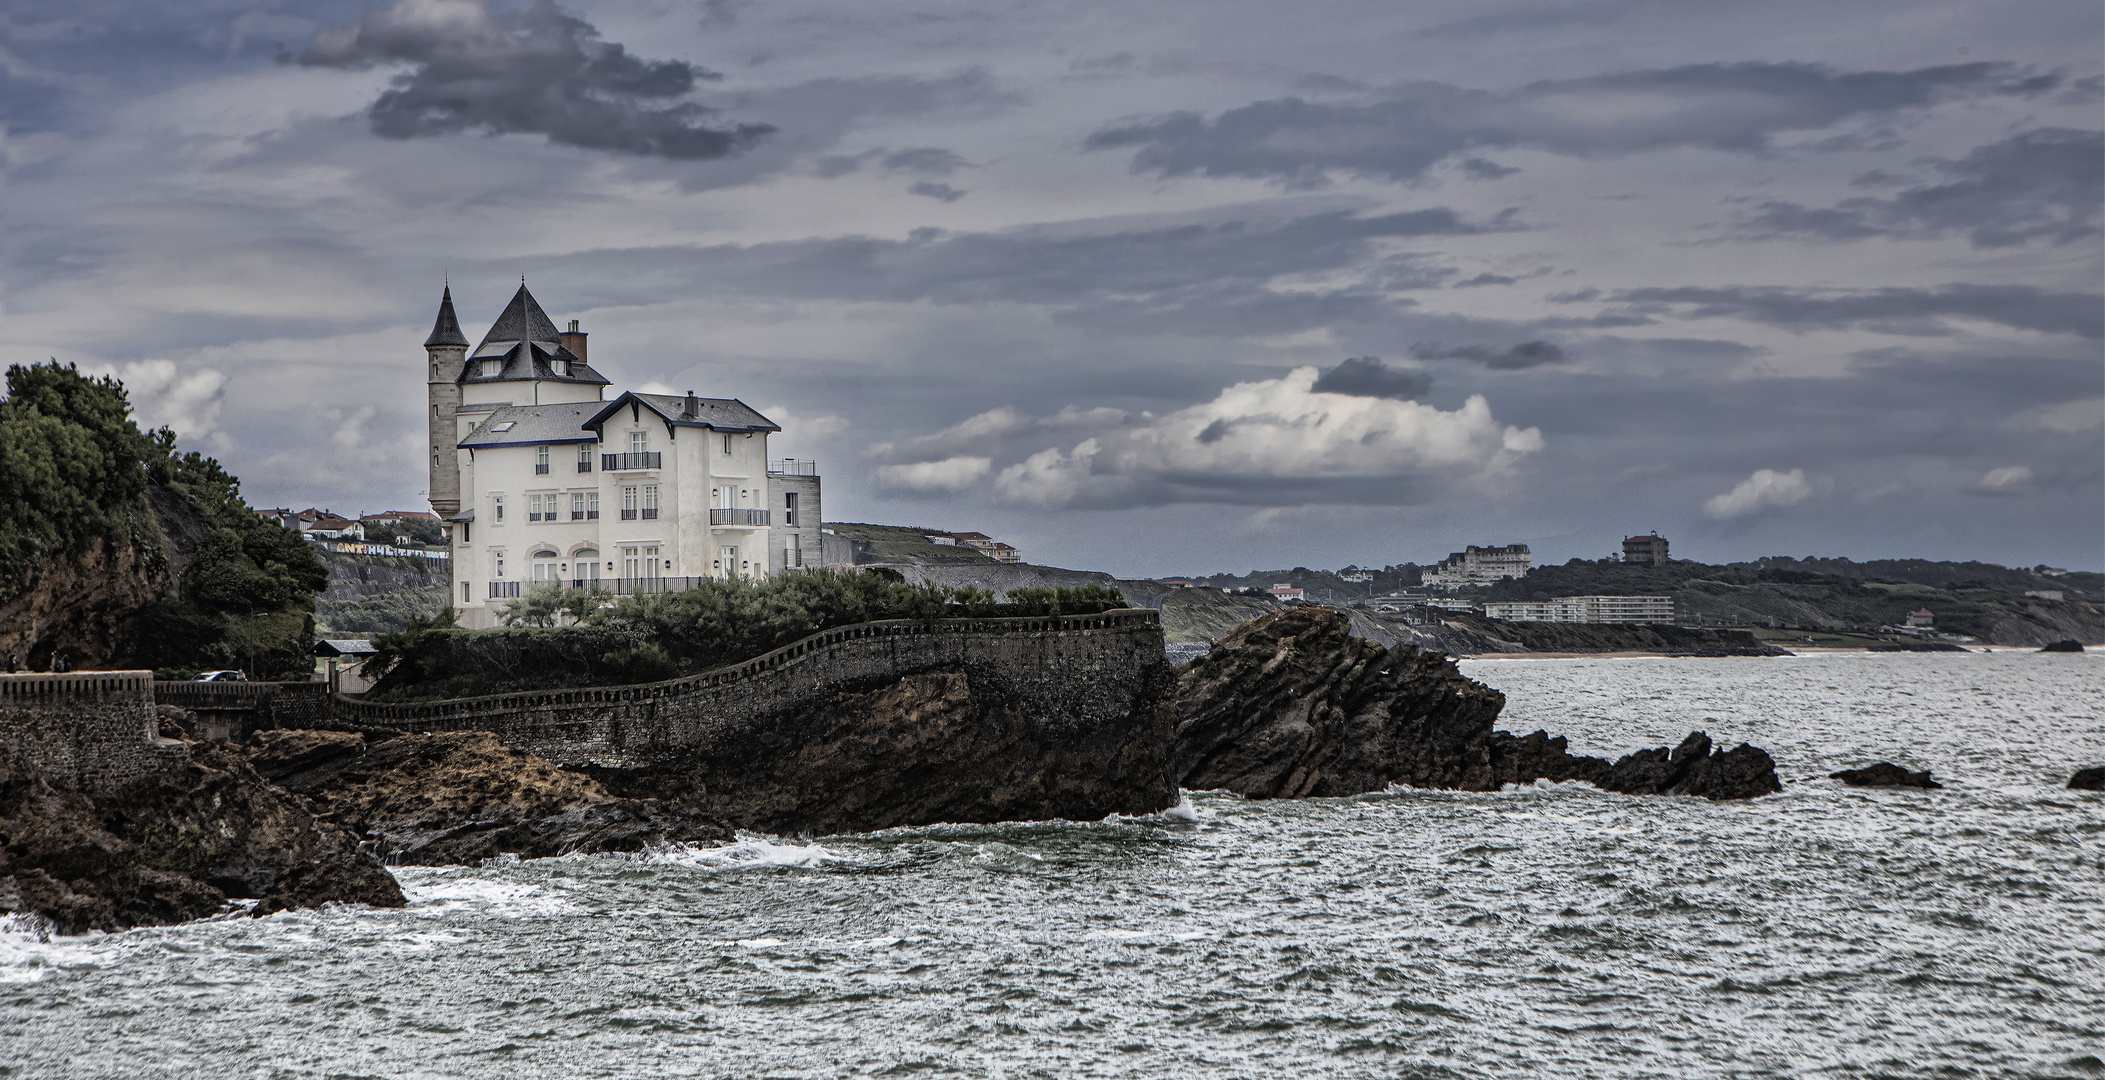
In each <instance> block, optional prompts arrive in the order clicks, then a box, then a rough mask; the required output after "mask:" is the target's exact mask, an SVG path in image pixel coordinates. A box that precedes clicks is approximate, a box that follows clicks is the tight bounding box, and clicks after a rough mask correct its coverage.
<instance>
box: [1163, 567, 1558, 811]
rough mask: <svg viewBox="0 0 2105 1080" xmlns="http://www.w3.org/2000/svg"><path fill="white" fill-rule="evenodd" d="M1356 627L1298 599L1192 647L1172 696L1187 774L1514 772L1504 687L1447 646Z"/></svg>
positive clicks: (1309, 780) (1307, 791)
mask: <svg viewBox="0 0 2105 1080" xmlns="http://www.w3.org/2000/svg"><path fill="white" fill-rule="evenodd" d="M1351 627H1352V624H1351V622H1350V620H1348V619H1347V618H1346V616H1345V615H1344V613H1342V612H1339V611H1334V610H1331V609H1328V608H1320V607H1300V608H1293V609H1289V610H1287V611H1282V612H1278V613H1276V614H1271V615H1266V616H1264V617H1262V618H1258V619H1254V620H1252V621H1250V622H1247V623H1244V624H1243V625H1242V626H1240V627H1237V628H1236V629H1235V630H1234V631H1232V632H1230V633H1229V634H1228V636H1227V637H1225V638H1223V639H1221V641H1220V642H1218V643H1217V644H1215V645H1214V647H1213V650H1212V651H1211V652H1210V653H1208V654H1207V655H1206V656H1204V657H1201V658H1200V659H1198V660H1195V661H1193V662H1192V664H1191V666H1190V667H1189V668H1187V669H1186V670H1185V672H1184V674H1183V675H1182V677H1181V679H1180V682H1179V687H1178V696H1177V726H1176V733H1175V749H1174V759H1173V764H1174V769H1175V774H1176V775H1177V776H1178V777H1179V779H1180V780H1181V782H1182V784H1183V785H1184V786H1185V787H1188V788H1195V789H1209V788H1225V789H1227V790H1229V791H1233V792H1236V793H1238V794H1241V795H1245V796H1250V797H1253V798H1297V797H1303V796H1332V795H1353V794H1357V793H1359V792H1364V791H1380V790H1381V789H1383V788H1385V787H1387V786H1388V785H1390V784H1408V785H1410V786H1412V787H1425V788H1464V789H1468V790H1473V791H1486V790H1494V789H1496V788H1497V787H1498V786H1499V784H1500V783H1501V782H1517V781H1511V780H1509V778H1505V777H1499V776H1495V775H1494V772H1493V767H1492V755H1491V748H1490V747H1491V735H1492V732H1491V725H1492V722H1493V721H1495V720H1496V719H1497V718H1498V712H1499V710H1500V709H1501V708H1503V707H1504V706H1505V702H1506V699H1505V695H1503V694H1501V693H1499V692H1498V691H1496V690H1493V689H1491V688H1490V687H1488V686H1485V685H1483V684H1482V683H1478V682H1475V681H1473V680H1471V679H1468V678H1465V677H1464V676H1463V675H1462V674H1461V672H1460V671H1459V670H1457V669H1456V667H1455V664H1454V661H1453V660H1452V659H1449V658H1448V657H1446V656H1443V655H1440V654H1438V653H1426V652H1421V651H1419V650H1418V649H1416V648H1414V647H1412V646H1408V645H1399V646H1398V647H1396V648H1395V649H1387V648H1384V647H1382V646H1381V645H1379V644H1377V643H1375V642H1373V641H1369V640H1367V639H1365V638H1356V637H1353V636H1351ZM1528 779H1533V777H1528Z"/></svg>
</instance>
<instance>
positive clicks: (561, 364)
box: [555, 360, 570, 379]
mask: <svg viewBox="0 0 2105 1080" xmlns="http://www.w3.org/2000/svg"><path fill="white" fill-rule="evenodd" d="M555 373H556V374H558V375H561V376H562V377H563V378H566V379H567V378H569V377H570V361H568V360H558V361H556V362H555Z"/></svg>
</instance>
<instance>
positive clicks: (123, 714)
mask: <svg viewBox="0 0 2105 1080" xmlns="http://www.w3.org/2000/svg"><path fill="white" fill-rule="evenodd" d="M0 751H4V752H7V753H9V754H12V755H14V756H16V757H19V758H20V759H22V760H23V761H25V762H27V763H28V764H30V765H32V766H34V767H36V768H37V769H38V770H40V771H42V772H43V773H44V774H45V775H46V776H49V777H51V778H52V779H53V780H55V781H57V782H59V783H61V784H65V785H68V786H70V787H73V788H77V789H79V790H81V791H85V792H89V793H101V792H107V791H114V790H116V789H118V788H121V787H123V786H125V785H126V784H129V783H131V782H132V781H134V780H137V779H139V778H141V777H143V776H146V775H148V774H150V773H153V772H155V771H157V770H159V769H161V768H164V767H169V766H175V765H180V764H181V763H182V762H184V761H185V760H187V755H186V753H185V751H184V747H183V744H182V743H180V742H175V741H172V740H166V739H162V738H161V737H160V732H159V730H158V728H157V726H156V721H155V719H154V682H153V672H151V671H73V672H66V673H64V674H38V673H25V674H17V675H0Z"/></svg>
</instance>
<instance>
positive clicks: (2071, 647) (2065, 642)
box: [2039, 638, 2083, 652]
mask: <svg viewBox="0 0 2105 1080" xmlns="http://www.w3.org/2000/svg"><path fill="white" fill-rule="evenodd" d="M2039 651H2040V652H2082V651H2083V643H2082V642H2080V641H2077V640H2076V639H2075V638H2063V639H2061V640H2060V641H2055V642H2049V643H2047V644H2045V645H2041V646H2040V647H2039Z"/></svg>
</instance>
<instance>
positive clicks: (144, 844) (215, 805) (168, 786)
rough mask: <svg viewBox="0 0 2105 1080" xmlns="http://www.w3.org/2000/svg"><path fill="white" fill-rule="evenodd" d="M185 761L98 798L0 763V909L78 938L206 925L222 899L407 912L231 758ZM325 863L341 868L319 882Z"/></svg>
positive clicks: (196, 756)
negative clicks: (192, 922) (29, 915)
mask: <svg viewBox="0 0 2105 1080" xmlns="http://www.w3.org/2000/svg"><path fill="white" fill-rule="evenodd" d="M190 749H191V753H190V764H189V765H188V766H186V767H184V768H182V769H179V770H172V771H170V772H169V773H167V774H164V775H161V776H156V777H150V778H148V779H146V780H143V781H141V782H140V783H138V784H136V785H133V786H132V787H130V788H128V789H126V790H124V791H121V792H118V793H116V794H113V795H110V796H107V797H104V798H100V799H90V798H89V797H88V796H86V795H83V794H81V793H79V792H77V791H72V790H70V789H67V788H63V787H60V786H58V785H56V784H53V783H52V782H51V780H50V779H49V778H48V777H46V776H44V775H43V774H41V773H39V772H37V771H36V770H35V769H32V768H30V767H28V766H27V765H25V764H23V763H21V762H19V761H16V760H13V759H4V760H0V906H4V907H6V908H7V909H9V910H15V911H29V912H35V913H37V914H39V915H42V916H44V917H45V918H48V919H50V920H51V921H52V923H53V924H54V925H56V926H57V927H58V928H59V929H60V930H61V931H62V932H67V933H81V932H84V931H87V930H116V929H122V928H124V927H128V926H141V925H153V924H162V923H174V922H182V921H184V920H188V919H196V918H201V917H203V916H206V915H210V914H213V913H214V912H217V911H219V910H221V909H222V908H223V907H224V906H225V904H226V902H227V900H228V899H230V898H261V899H262V900H263V901H264V902H265V903H266V904H268V903H273V902H275V904H276V907H277V908H278V909H282V908H286V907H311V906H315V905H319V904H323V903H328V902H332V901H343V902H350V903H370V904H375V905H380V906H392V907H399V906H401V905H402V903H403V899H402V893H401V889H400V888H399V887H398V886H397V885H396V884H395V880H394V878H393V877H391V876H389V875H388V873H387V871H386V869H385V868H383V867H381V866H380V864H379V863H378V862H377V861H375V860H374V859H373V858H372V857H371V856H368V855H364V854H362V853H360V852H359V850H358V846H357V843H356V841H355V840H354V839H353V838H352V837H350V836H349V835H348V834H346V833H344V832H343V831H342V830H341V829H338V828H336V827H335V826H333V825H328V824H326V823H323V822H318V821H316V820H314V818H313V816H312V815H310V814H309V813H308V812H307V811H306V809H305V808H304V807H303V806H302V805H300V803H299V801H298V800H296V799H294V798H293V797H291V796H290V795H288V794H287V793H285V792H284V791H282V790H279V789H278V788H276V787H274V786H272V785H270V784H269V783H267V782H265V781H264V780H263V779H262V778H261V777H259V776H257V775H256V773H255V772H254V771H253V770H252V769H250V768H249V767H248V765H247V763H246V762H245V761H244V760H242V758H241V756H240V755H239V753H238V752H236V751H232V750H229V749H227V748H225V747H220V746H214V745H210V744H199V745H196V746H193V747H191V748H190ZM325 863H326V864H328V865H330V866H332V867H336V868H337V869H336V870H335V872H334V873H333V875H331V876H328V877H326V878H316V877H315V876H314V875H313V874H312V871H313V870H314V869H315V868H316V867H318V866H321V865H322V864H325ZM300 881H304V882H305V883H304V884H301V885H300V886H299V887H298V888H296V889H291V890H288V885H289V884H291V883H294V882H300Z"/></svg>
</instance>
